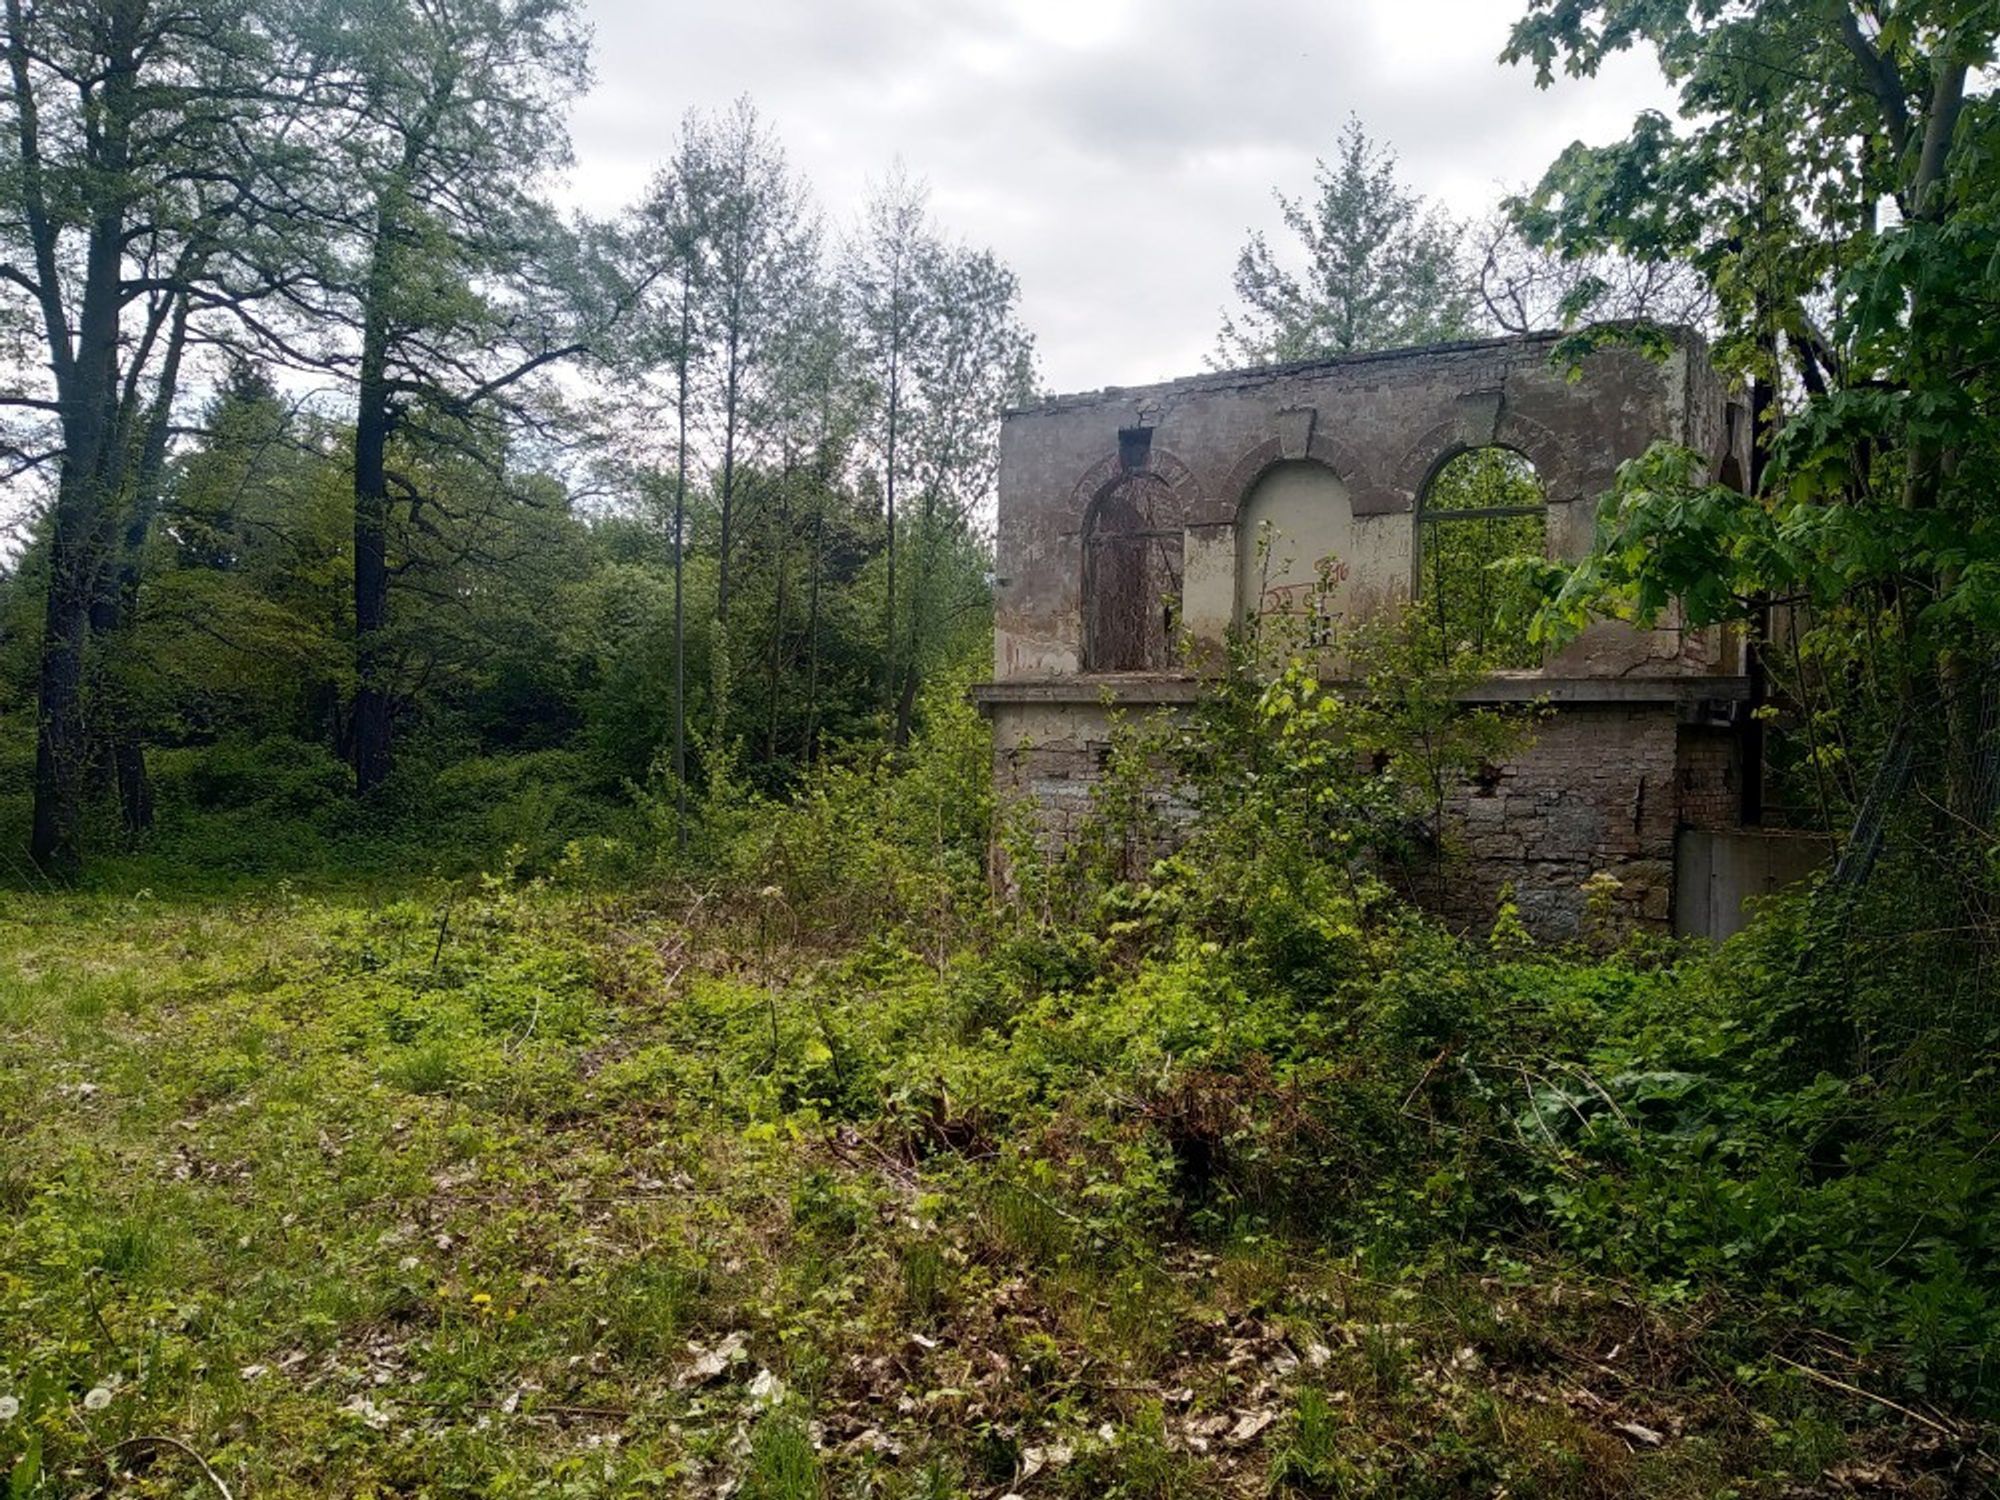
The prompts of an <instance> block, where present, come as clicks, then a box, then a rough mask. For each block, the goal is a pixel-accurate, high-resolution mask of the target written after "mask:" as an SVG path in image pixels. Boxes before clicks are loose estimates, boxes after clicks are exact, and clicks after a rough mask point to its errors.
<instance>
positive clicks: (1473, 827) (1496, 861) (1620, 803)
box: [1412, 703, 1679, 940]
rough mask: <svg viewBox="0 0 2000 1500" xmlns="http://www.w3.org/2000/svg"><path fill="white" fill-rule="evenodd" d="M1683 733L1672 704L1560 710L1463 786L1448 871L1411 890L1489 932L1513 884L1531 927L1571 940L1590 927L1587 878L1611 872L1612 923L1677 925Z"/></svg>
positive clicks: (1455, 804) (1456, 801)
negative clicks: (1509, 755)
mask: <svg viewBox="0 0 2000 1500" xmlns="http://www.w3.org/2000/svg"><path fill="white" fill-rule="evenodd" d="M1678 732H1679V725H1678V723H1677V714H1676V710H1675V706H1674V705H1673V704H1671V703H1659V704H1645V705H1635V706H1626V705H1617V706H1595V705H1592V706H1575V707H1567V708H1561V709H1558V710H1556V711H1555V712H1554V713H1553V714H1552V715H1551V716H1550V717H1549V718H1548V719H1546V720H1544V721H1543V722H1542V723H1541V724H1539V725H1538V726H1537V727H1536V729H1535V731H1534V735H1533V738H1532V739H1531V740H1530V742H1529V743H1528V744H1527V745H1525V746H1524V747H1523V748H1522V749H1521V750H1520V751H1518V752H1517V753H1516V754H1515V756H1514V758H1513V759H1512V760H1511V761H1510V762H1509V763H1508V764H1506V765H1504V766H1502V767H1500V768H1499V775H1498V776H1497V777H1494V778H1492V779H1490V781H1487V782H1482V783H1481V784H1478V785H1474V786H1469V787H1463V788H1460V789H1459V790H1458V791H1457V792H1456V793H1454V794H1453V795H1452V797H1451V801H1450V806H1449V809H1448V813H1447V818H1448V822H1449V832H1448V834H1447V840H1448V842H1447V847H1446V851H1445V862H1444V869H1443V870H1442V871H1441V872H1440V873H1441V875H1442V879H1424V878H1421V877H1420V878H1419V879H1417V880H1416V881H1415V882H1413V889H1412V894H1413V895H1415V896H1416V897H1417V898H1418V899H1419V900H1420V901H1423V902H1424V904H1425V905H1427V906H1430V907H1432V908H1433V909H1435V910H1436V911H1438V913H1439V914H1440V915H1441V916H1444V917H1445V918H1446V919H1447V920H1449V921H1451V922H1453V923H1454V924H1457V925H1461V926H1464V927H1467V928H1473V929H1478V928H1483V927H1485V926H1486V925H1488V924H1490V923H1491V922H1492V920H1493V914H1494V911H1495V909H1496V908H1497V906H1498V904H1499V901H1500V895H1501V892H1502V890H1503V889H1505V888H1506V887H1509V886H1511V887H1512V888H1513V892H1514V900H1515V903H1516V904H1517V905H1518V906H1519V907H1520V910H1521V918H1522V921H1523V922H1524V923H1526V925H1527V927H1528V930H1529V931H1531V932H1533V933H1534V934H1535V935H1536V936H1537V937H1540V938H1546V939H1553V940H1561V939H1566V938H1571V937H1575V936H1577V935H1578V934H1579V932H1580V931H1581V930H1582V927H1583V922H1584V916H1585V909H1586V904H1587V900H1588V898H1587V897H1586V895H1585V893H1584V890H1583V885H1584V882H1585V881H1587V880H1589V879H1590V878H1591V877H1592V876H1596V875H1608V876H1610V877H1611V878H1612V879H1614V880H1615V881H1617V882H1618V884H1617V885H1616V887H1614V888H1612V891H1611V893H1610V898H1609V905H1610V912H1609V917H1610V920H1611V923H1612V925H1614V926H1618V927H1644V928H1651V929H1654V930H1658V931H1661V932H1664V931H1666V930H1668V927H1669V924H1670V922H1671V920H1672V917H1673V889H1674V831H1675V828H1676V827H1677V825H1678V821H1679V810H1678V807H1677V802H1676V796H1677V784H1676V781H1675V770H1676V764H1677V759H1676V740H1677V737H1678Z"/></svg>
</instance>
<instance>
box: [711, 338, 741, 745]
mask: <svg viewBox="0 0 2000 1500" xmlns="http://www.w3.org/2000/svg"><path fill="white" fill-rule="evenodd" d="M736 317H737V315H736V313H735V312H734V311H733V310H732V312H731V315H730V330H729V354H728V359H729V371H728V374H727V376H726V378H725V383H724V387H723V394H722V514H721V517H720V521H721V536H720V538H719V546H720V554H721V555H720V556H719V557H718V559H717V562H716V578H715V618H716V619H717V620H719V621H720V622H721V623H722V624H723V625H724V626H725V627H727V626H728V624H729V554H730V551H731V544H732V543H733V541H734V540H735V537H734V534H733V528H734V525H735V503H736V398H737V393H738V380H739V375H740V371H739V370H738V361H737V344H736V340H737V329H736V326H735V323H736ZM726 633H727V632H726V630H725V634H726ZM721 711H722V709H721V705H717V712H718V713H720V712H721ZM716 732H717V734H718V735H719V734H720V733H721V732H722V725H721V724H720V723H718V724H717V725H716Z"/></svg>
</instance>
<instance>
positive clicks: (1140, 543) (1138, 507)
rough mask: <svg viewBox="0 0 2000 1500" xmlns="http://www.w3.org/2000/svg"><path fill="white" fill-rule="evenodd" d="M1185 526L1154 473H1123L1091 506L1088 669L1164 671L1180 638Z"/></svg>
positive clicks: (1086, 576)
mask: <svg viewBox="0 0 2000 1500" xmlns="http://www.w3.org/2000/svg"><path fill="white" fill-rule="evenodd" d="M1185 530H1186V521H1185V518H1184V516H1183V514H1182V507H1181V502H1180V497H1179V496H1177V495H1176V494H1175V493H1174V491H1173V487H1172V486H1171V485H1169V484H1168V483H1167V482H1166V481H1165V480H1164V479H1162V478H1160V477H1159V475H1157V474H1150V473H1137V474H1125V475H1122V476H1120V477H1119V478H1118V479H1116V480H1114V481H1113V482H1112V483H1111V485H1110V486H1109V487H1108V488H1106V489H1105V490H1104V492H1103V493H1102V494H1100V495H1099V496H1098V498H1097V501H1096V503H1095V504H1093V505H1092V506H1091V508H1090V515H1089V517H1088V519H1087V521H1086V522H1085V526H1084V544H1083V608H1084V629H1083V662H1084V670H1085V671H1087V672H1164V671H1166V670H1168V669H1169V668H1171V667H1172V666H1173V665H1174V662H1175V659H1176V654H1177V643H1178V638H1179V635H1180V600H1181V567H1182V549H1183V544H1184V543H1183V538H1184V536H1185Z"/></svg>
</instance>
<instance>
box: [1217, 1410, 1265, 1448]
mask: <svg viewBox="0 0 2000 1500" xmlns="http://www.w3.org/2000/svg"><path fill="white" fill-rule="evenodd" d="M1277 1420H1278V1414H1277V1413H1276V1412H1274V1411H1246V1412H1244V1413H1243V1415H1242V1416H1241V1417H1239V1418H1238V1419H1237V1422H1236V1425H1235V1426H1234V1427H1232V1428H1230V1429H1229V1436H1228V1437H1227V1438H1225V1439H1224V1440H1223V1441H1225V1442H1227V1443H1228V1444H1229V1445H1230V1446H1231V1447H1232V1448H1240V1447H1242V1446H1243V1445H1244V1444H1245V1443H1251V1442H1255V1441H1256V1440H1257V1435H1258V1434H1259V1433H1261V1432H1262V1431H1263V1430H1264V1429H1265V1428H1266V1427H1269V1426H1270V1425H1271V1424H1272V1423H1273V1422H1275V1421H1277Z"/></svg>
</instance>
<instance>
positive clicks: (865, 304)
mask: <svg viewBox="0 0 2000 1500" xmlns="http://www.w3.org/2000/svg"><path fill="white" fill-rule="evenodd" d="M929 202H930V190H929V188H928V187H927V186H926V185H925V184H924V183H922V182H921V181H918V180H915V179H912V178H911V177H910V176H909V175H908V174H907V173H906V172H905V171H904V170H903V165H902V163H901V162H900V161H899V162H897V163H896V164H895V165H894V166H893V167H892V168H891V169H890V172H889V175H888V177H887V178H886V179H884V181H883V182H882V184H881V185H880V186H879V187H878V188H876V190H875V192H874V194H873V196H872V197H871V198H870V199H869V201H868V205H867V207H866V208H865V209H864V210H863V211H862V215H861V222H860V224H859V226H858V227H857V228H856V230H855V232H854V233H853V235H852V236H850V238H849V240H848V242H847V245H846V249H845V255H844V259H843V264H842V267H841V280H842V285H843V286H844V288H845V290H846V295H847V298H848V306H849V309H850V313H851V316H852V318H853V322H854V329H855V342H856V344H857V346H858V347H859V349H860V351H861V355H862V358H863V360H864V361H865V362H866V365H867V368H868V371H869V375H870V378H871V380H872V382H873V384H874V387H875V408H876V417H875V420H874V421H873V422H872V423H870V424H869V433H868V438H869V443H870V446H871V447H872V448H873V449H874V453H875V474H876V480H877V483H878V484H879V485H880V487H881V492H882V497H883V507H884V510H883V514H884V520H885V525H886V527H887V535H888V552H887V557H886V559H885V563H886V569H887V575H888V580H887V589H886V597H885V600H884V604H883V625H882V638H883V642H884V646H885V654H884V663H885V666H884V672H883V677H882V691H883V696H884V702H885V704H893V703H894V702H895V698H896V692H897V688H898V685H899V682H900V674H899V673H898V671H897V668H896V660H897V656H896V649H897V643H898V635H899V630H900V626H899V618H900V617H899V616H898V614H897V612H896V605H897V597H896V563H897V538H896V490H897V485H898V484H899V483H900V481H901V480H902V478H903V472H904V469H905V467H906V465H907V462H908V460H907V458H906V456H905V454H904V452H903V446H902V441H903V428H904V424H905V420H906V417H907V408H908V404H909V384H910V380H909V364H910V355H911V351H912V350H913V349H914V348H915V347H916V346H917V345H918V344H919V343H920V342H921V341H922V338H923V333H924V326H925V319H926V318H927V317H928V316H929V314H930V312H931V311H932V309H931V307H930V306H929V304H928V303H927V302H926V300H925V287H924V284H923V268H924V264H925V261H926V260H927V259H928V258H930V257H933V256H934V255H935V254H936V253H937V235H936V232H935V230H934V229H933V228H932V227H931V222H930V207H929Z"/></svg>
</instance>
